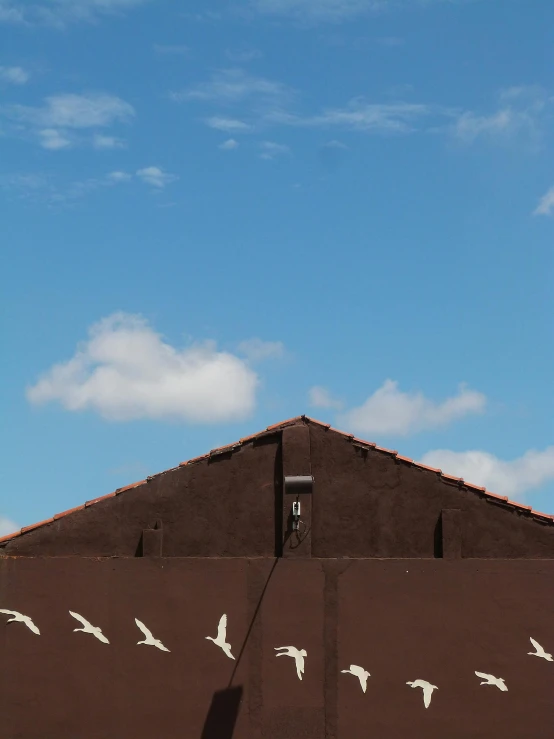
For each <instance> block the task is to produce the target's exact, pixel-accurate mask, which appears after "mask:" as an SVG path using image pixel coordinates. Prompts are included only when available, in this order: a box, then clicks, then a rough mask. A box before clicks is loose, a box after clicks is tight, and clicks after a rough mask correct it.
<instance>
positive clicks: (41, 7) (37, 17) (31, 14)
mask: <svg viewBox="0 0 554 739" xmlns="http://www.w3.org/2000/svg"><path fill="white" fill-rule="evenodd" d="M149 1H150V0H35V2H33V1H32V0H0V22H4V23H27V24H44V25H51V26H54V27H59V28H63V27H64V26H66V25H67V24H68V23H72V22H76V21H88V22H91V21H95V20H97V19H98V18H100V17H101V16H103V15H104V16H105V15H110V14H111V15H114V14H117V13H122V12H124V11H126V10H130V9H132V8H133V7H137V6H139V5H143V4H145V3H146V2H149Z"/></svg>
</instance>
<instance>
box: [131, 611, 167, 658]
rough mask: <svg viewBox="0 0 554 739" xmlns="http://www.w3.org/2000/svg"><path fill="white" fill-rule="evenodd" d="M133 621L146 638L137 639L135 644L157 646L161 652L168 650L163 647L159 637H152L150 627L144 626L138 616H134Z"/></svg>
mask: <svg viewBox="0 0 554 739" xmlns="http://www.w3.org/2000/svg"><path fill="white" fill-rule="evenodd" d="M135 623H136V625H137V626H138V627H139V629H140V630H141V631H142V633H143V634H144V636H145V637H146V639H143V640H142V641H138V642H137V644H146V646H147V647H157V648H158V649H161V650H162V652H169V649H168V648H167V647H164V645H163V644H162V643H161V641H160V640H159V639H154V636H153V635H152V632H151V631H150V629H148V628H146V626H145V625H144V624H143V623H142V621H139V620H138V618H135Z"/></svg>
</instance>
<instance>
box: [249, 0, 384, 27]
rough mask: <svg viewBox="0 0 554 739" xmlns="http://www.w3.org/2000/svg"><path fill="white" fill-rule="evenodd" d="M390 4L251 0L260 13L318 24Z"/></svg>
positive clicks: (345, 0)
mask: <svg viewBox="0 0 554 739" xmlns="http://www.w3.org/2000/svg"><path fill="white" fill-rule="evenodd" d="M389 4H390V2H389V1H388V0H251V6H252V7H253V8H254V9H255V10H257V11H258V12H259V13H263V14H265V15H276V16H285V17H289V18H293V19H297V20H302V21H316V22H317V21H325V22H337V21H342V20H345V19H348V18H352V17H354V16H356V15H361V14H363V13H369V12H371V11H377V10H382V9H383V8H385V7H386V6H387V5H389Z"/></svg>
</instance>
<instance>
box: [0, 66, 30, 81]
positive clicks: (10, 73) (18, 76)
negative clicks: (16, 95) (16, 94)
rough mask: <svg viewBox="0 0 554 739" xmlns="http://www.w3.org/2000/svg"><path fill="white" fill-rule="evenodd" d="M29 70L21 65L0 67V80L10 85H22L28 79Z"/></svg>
mask: <svg viewBox="0 0 554 739" xmlns="http://www.w3.org/2000/svg"><path fill="white" fill-rule="evenodd" d="M29 77H30V75H29V72H26V71H25V70H24V69H23V67H0V80H1V81H3V82H9V83H11V84H12V85H24V84H25V83H26V82H28V81H29Z"/></svg>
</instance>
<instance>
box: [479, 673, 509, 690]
mask: <svg viewBox="0 0 554 739" xmlns="http://www.w3.org/2000/svg"><path fill="white" fill-rule="evenodd" d="M475 674H476V675H477V677H482V678H483V682H482V683H479V685H494V686H495V687H496V688H498V690H503V691H504V692H505V691H506V690H508V688H507V687H506V683H505V682H504V678H502V677H495V676H494V675H487V673H486V672H477V671H475Z"/></svg>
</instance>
